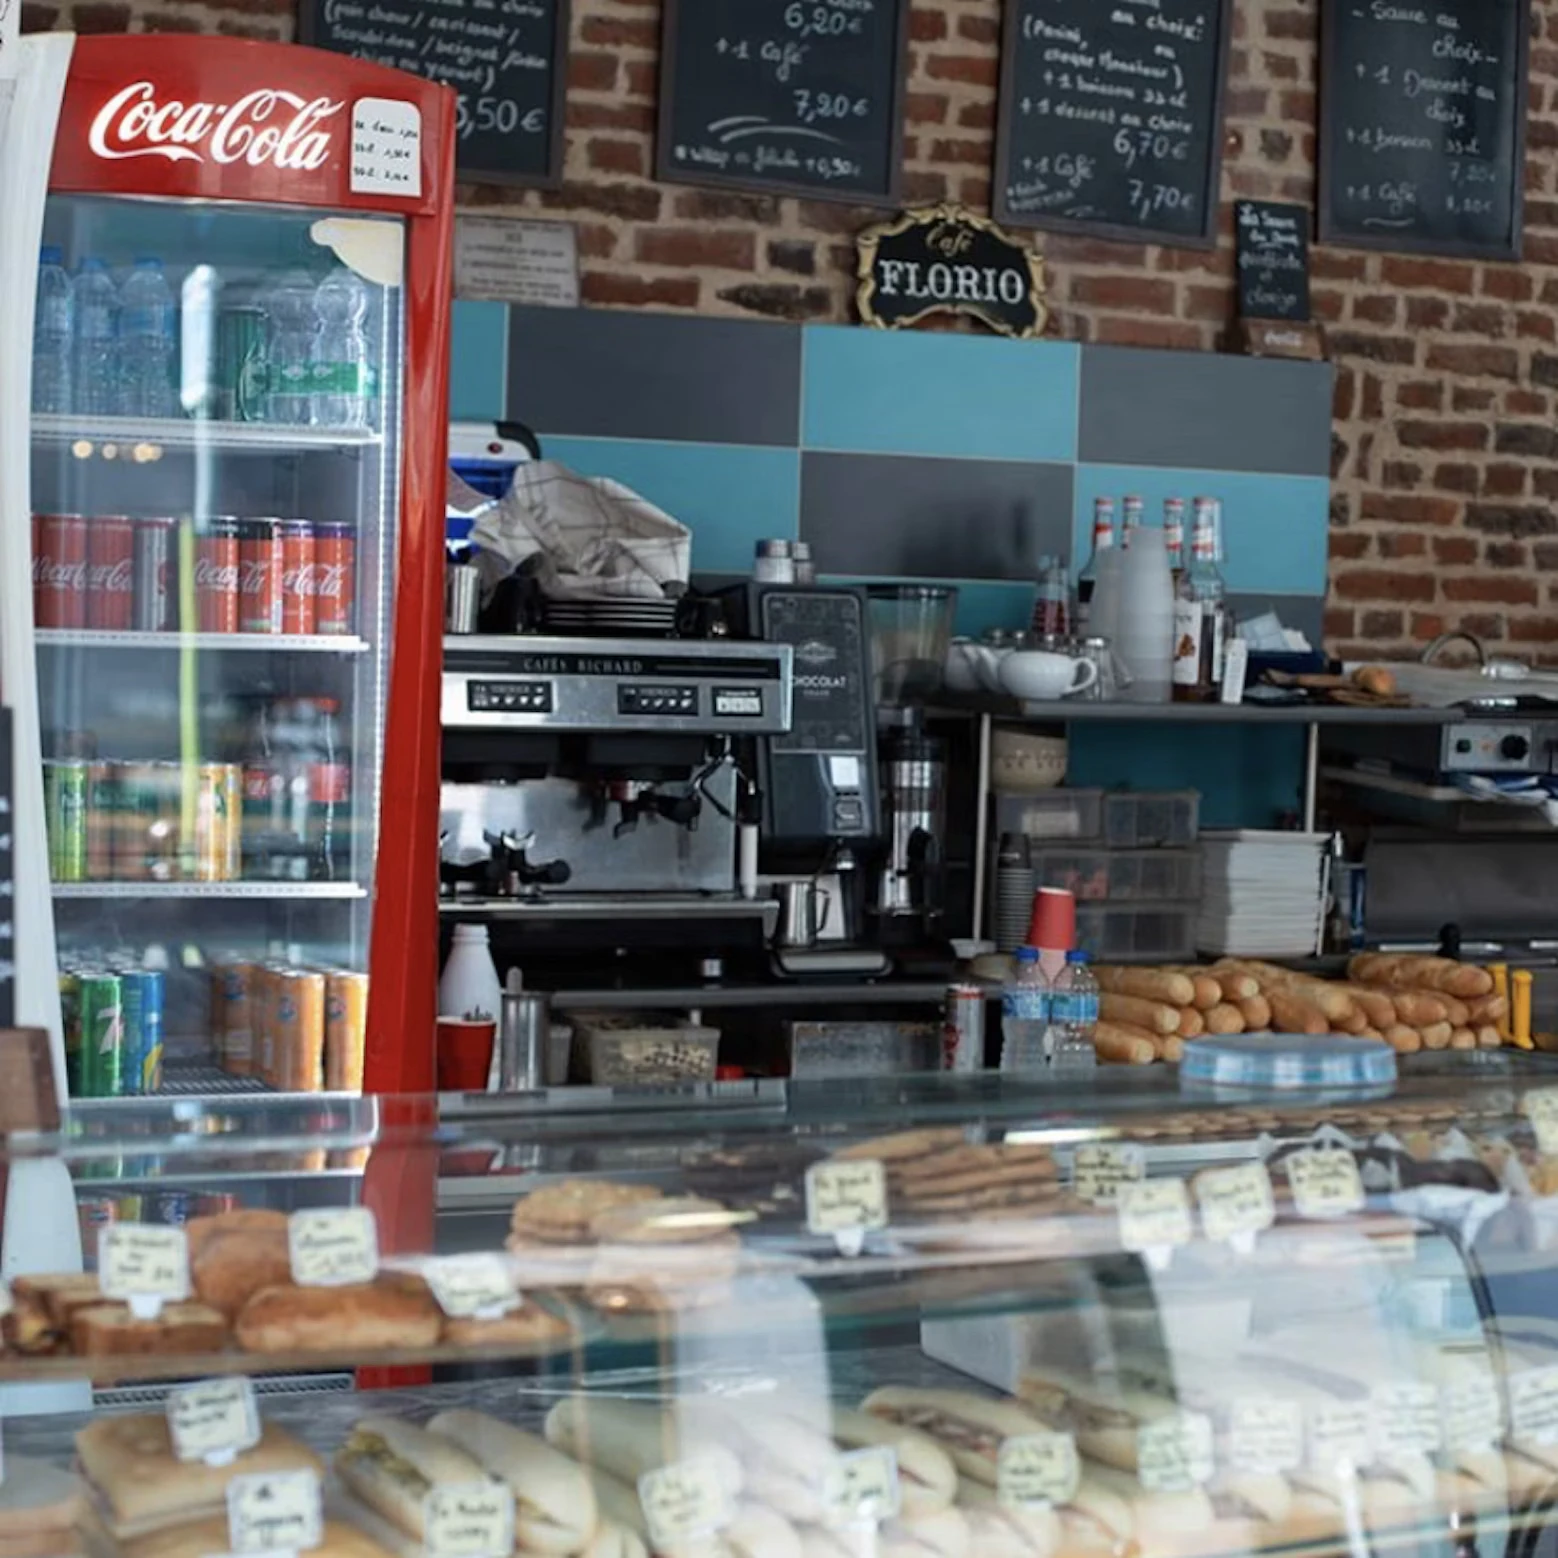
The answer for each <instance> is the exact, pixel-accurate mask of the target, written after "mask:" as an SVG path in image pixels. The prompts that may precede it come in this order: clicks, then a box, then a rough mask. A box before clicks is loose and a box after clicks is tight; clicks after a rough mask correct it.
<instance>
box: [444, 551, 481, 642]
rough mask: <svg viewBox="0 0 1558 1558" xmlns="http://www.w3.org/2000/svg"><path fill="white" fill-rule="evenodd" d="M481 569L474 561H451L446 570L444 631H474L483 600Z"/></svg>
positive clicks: (462, 632)
mask: <svg viewBox="0 0 1558 1558" xmlns="http://www.w3.org/2000/svg"><path fill="white" fill-rule="evenodd" d="M480 584H481V570H480V569H478V568H477V567H476V566H475V564H473V563H450V564H449V565H448V567H447V568H446V569H445V571H444V631H445V632H446V633H461V634H464V633H474V632H475V631H476V613H477V608H478V606H479V605H480V602H481V590H480Z"/></svg>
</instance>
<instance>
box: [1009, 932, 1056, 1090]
mask: <svg viewBox="0 0 1558 1558" xmlns="http://www.w3.org/2000/svg"><path fill="white" fill-rule="evenodd" d="M1048 1027H1049V982H1048V980H1046V979H1045V977H1044V970H1043V969H1042V968H1040V967H1039V950H1038V948H1037V947H1019V948H1018V949H1017V967H1016V968H1015V969H1014V970H1013V971H1012V977H1011V979H1010V980H1009V981H1008V982H1007V984H1006V988H1005V989H1004V990H1002V992H1001V1070H1002V1071H1019V1072H1028V1073H1032V1072H1040V1071H1043V1070H1044V1068H1045V1065H1046V1063H1047V1058H1046V1056H1045V1053H1044V1034H1045V1030H1046V1029H1047V1028H1048Z"/></svg>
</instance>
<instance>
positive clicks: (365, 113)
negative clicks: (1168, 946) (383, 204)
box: [351, 97, 422, 200]
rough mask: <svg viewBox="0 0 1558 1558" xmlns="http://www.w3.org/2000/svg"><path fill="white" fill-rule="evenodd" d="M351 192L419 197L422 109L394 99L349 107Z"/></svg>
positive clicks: (361, 101) (366, 99)
mask: <svg viewBox="0 0 1558 1558" xmlns="http://www.w3.org/2000/svg"><path fill="white" fill-rule="evenodd" d="M351 185H352V193H353V194H354V195H400V196H403V197H404V198H406V199H408V200H416V199H418V198H419V197H420V196H421V194H422V110H421V109H420V108H418V107H417V105H416V104H415V103H407V102H405V101H403V100H402V99H400V98H394V97H360V98H358V99H357V101H356V102H355V103H353V104H352V178H351Z"/></svg>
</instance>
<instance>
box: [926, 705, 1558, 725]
mask: <svg viewBox="0 0 1558 1558" xmlns="http://www.w3.org/2000/svg"><path fill="white" fill-rule="evenodd" d="M936 712H938V713H940V712H945V713H950V714H963V715H968V714H973V715H980V714H988V715H991V716H993V717H994V718H996V719H1000V720H1022V721H1025V722H1027V723H1029V724H1035V725H1037V724H1057V725H1064V724H1088V725H1102V724H1114V725H1127V724H1141V725H1419V726H1420V725H1458V724H1460V723H1462V722H1463V721H1465V720H1473V719H1499V720H1508V719H1510V718H1512V717H1514V715H1513V711H1511V710H1509V709H1463V708H1453V709H1426V708H1424V709H1354V708H1348V707H1346V706H1344V705H1337V704H1329V703H1319V704H1307V703H1298V704H1288V703H1283V704H1262V703H1089V702H1087V701H1085V700H1082V701H1078V702H1074V703H1073V702H1070V701H1065V702H1061V703H1029V704H1026V705H1023V704H1019V703H1017V702H1015V701H1009V700H1004V699H1003V700H996V699H989V700H985V701H982V702H980V703H977V704H973V703H971V704H969V705H948V706H946V707H945V708H944V709H938V710H937V711H936ZM1555 712H1558V706H1555ZM1525 717H1528V718H1529V717H1530V716H1529V715H1526V716H1525Z"/></svg>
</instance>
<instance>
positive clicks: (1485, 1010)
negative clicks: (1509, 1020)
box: [1466, 991, 1509, 1026]
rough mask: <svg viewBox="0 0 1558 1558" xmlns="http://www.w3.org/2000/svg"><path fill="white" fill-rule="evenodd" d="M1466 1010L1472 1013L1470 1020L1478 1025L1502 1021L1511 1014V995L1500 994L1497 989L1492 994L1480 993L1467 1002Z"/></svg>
mask: <svg viewBox="0 0 1558 1558" xmlns="http://www.w3.org/2000/svg"><path fill="white" fill-rule="evenodd" d="M1466 1010H1467V1011H1468V1013H1469V1014H1470V1021H1471V1022H1473V1023H1476V1024H1477V1025H1478V1026H1481V1024H1483V1023H1485V1022H1491V1023H1497V1022H1501V1021H1503V1019H1504V1018H1506V1017H1507V1016H1509V997H1508V996H1507V995H1499V994H1498V993H1497V992H1496V991H1495V992H1494V993H1493V994H1492V995H1480V996H1478V997H1477V998H1476V999H1475V1000H1473V1001H1470V1002H1468V1003H1467V1007H1466Z"/></svg>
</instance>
